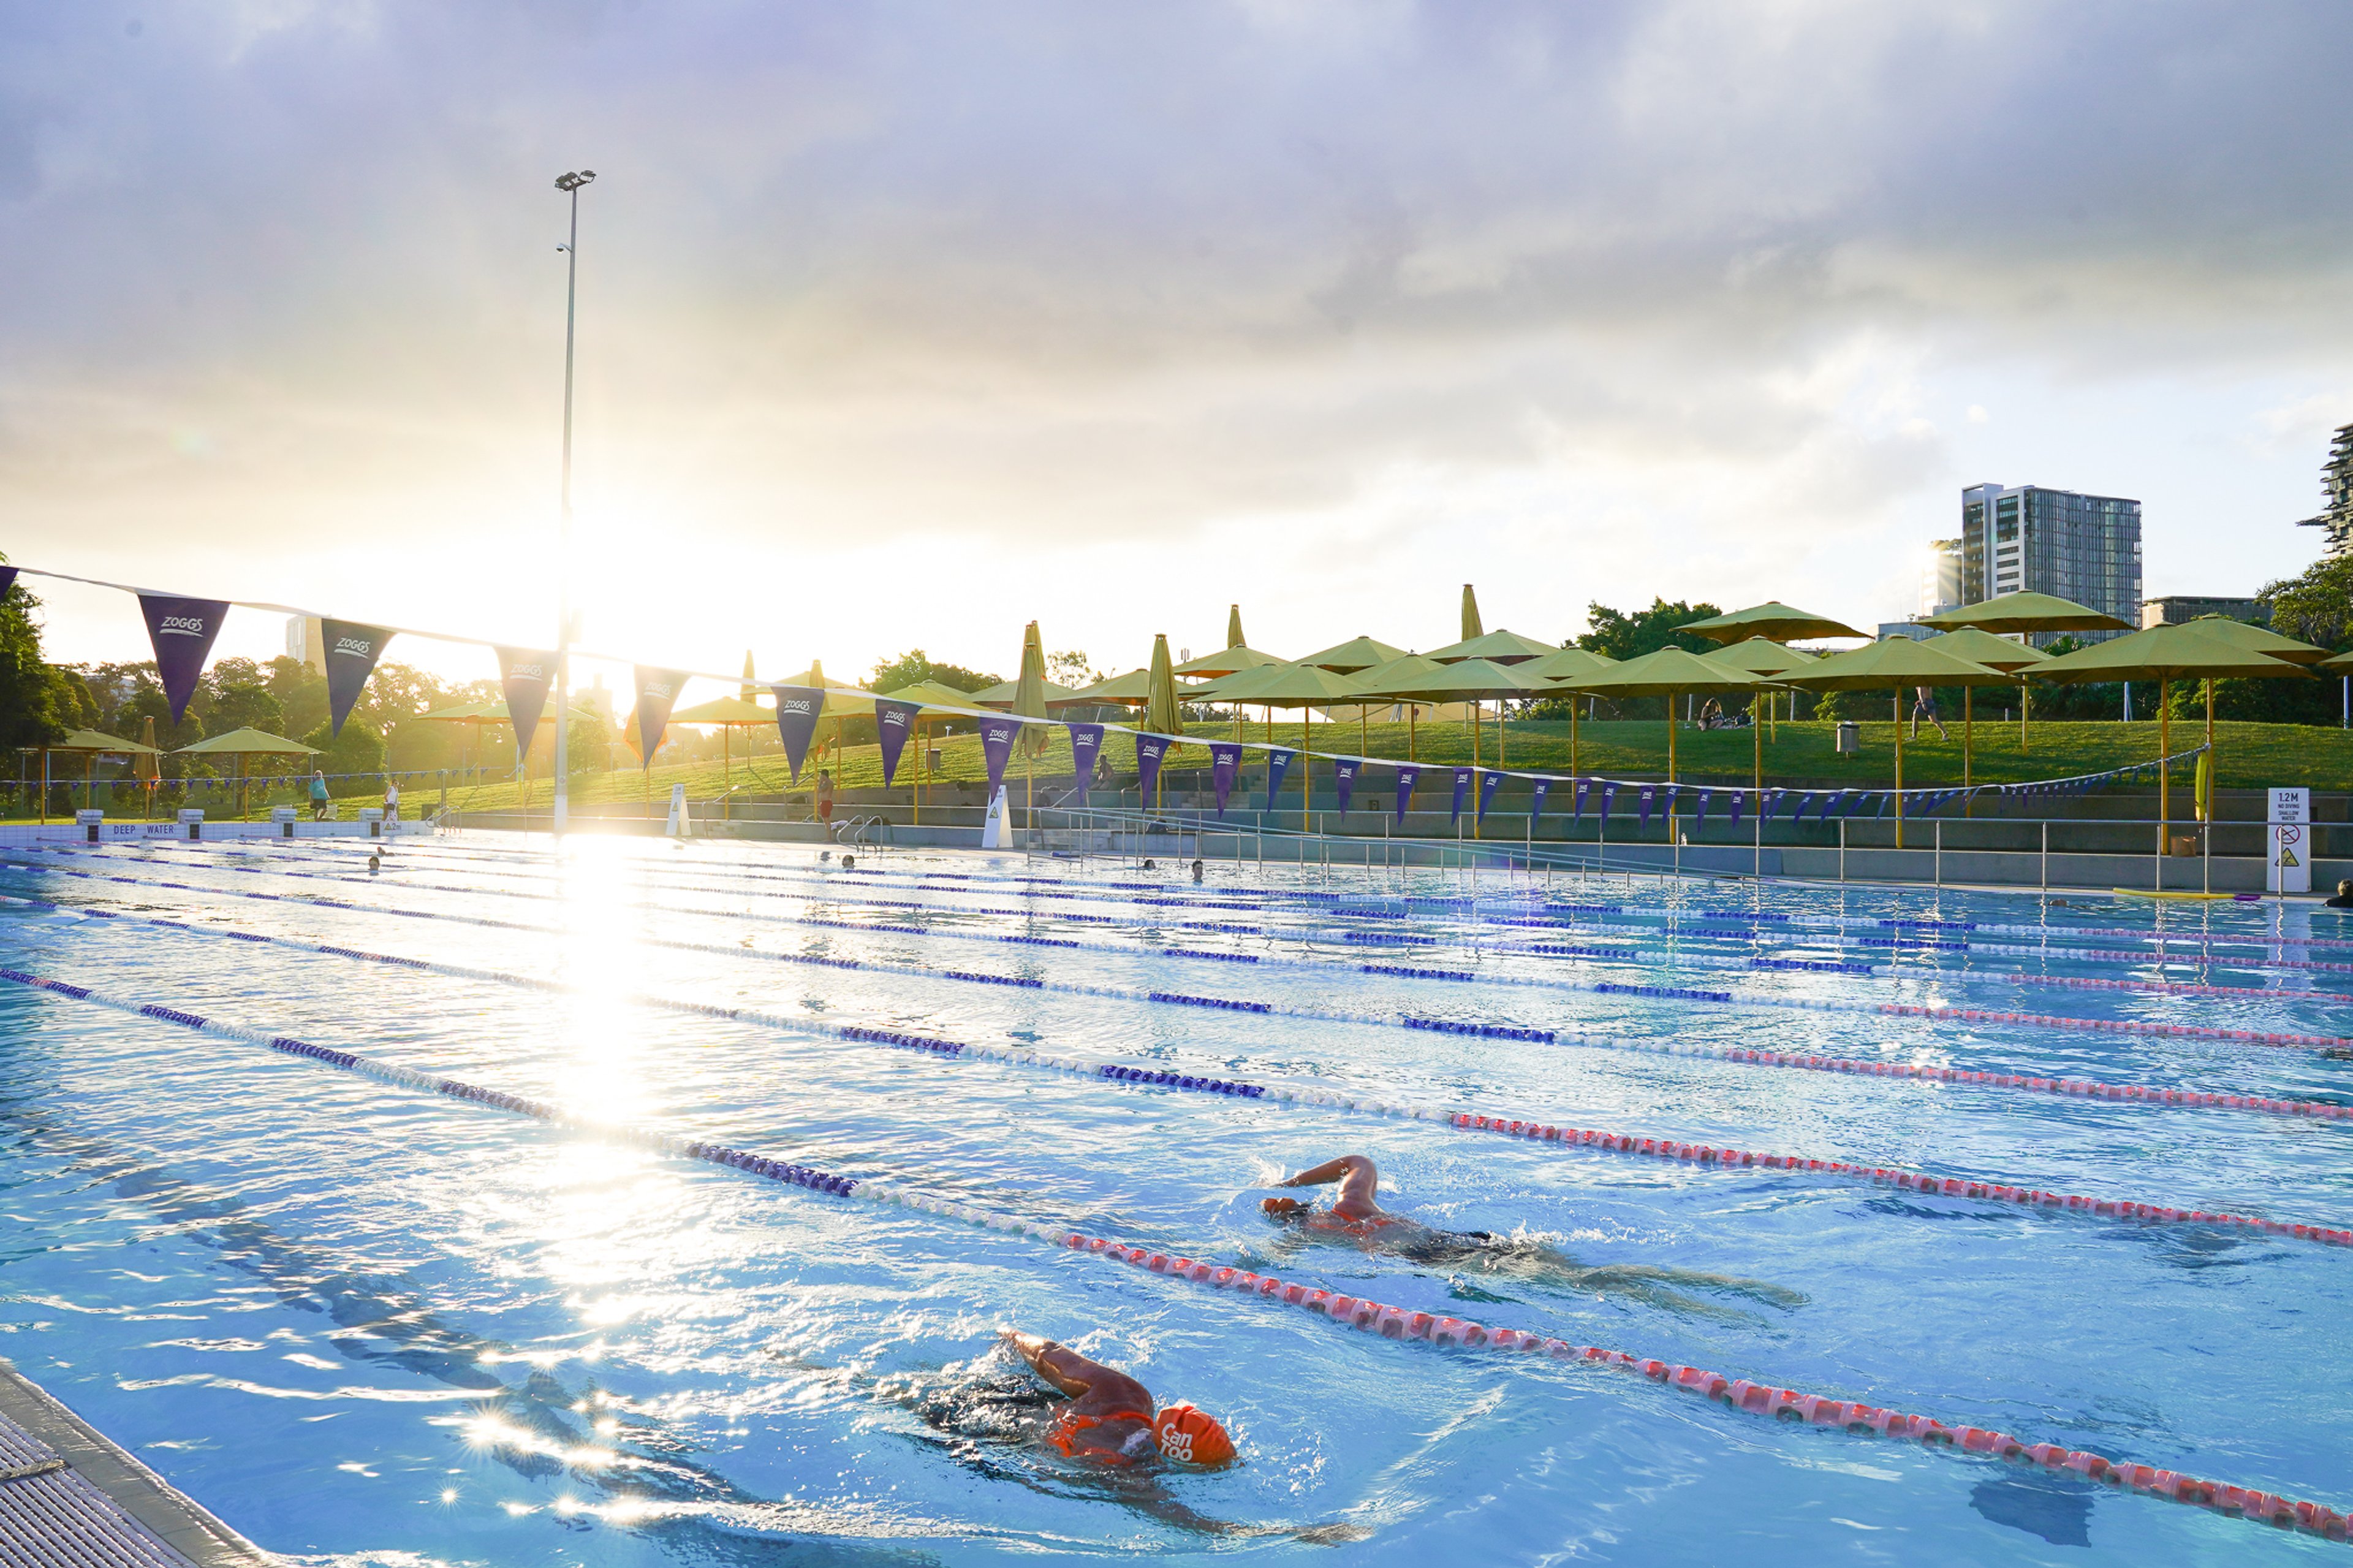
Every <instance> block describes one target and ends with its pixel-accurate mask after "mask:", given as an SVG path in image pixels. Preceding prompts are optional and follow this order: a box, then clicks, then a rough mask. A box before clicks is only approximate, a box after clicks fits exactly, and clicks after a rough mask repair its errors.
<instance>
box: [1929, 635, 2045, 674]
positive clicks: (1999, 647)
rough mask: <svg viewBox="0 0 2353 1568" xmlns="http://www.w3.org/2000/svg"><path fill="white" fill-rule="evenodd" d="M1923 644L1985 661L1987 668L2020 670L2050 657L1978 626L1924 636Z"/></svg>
mask: <svg viewBox="0 0 2353 1568" xmlns="http://www.w3.org/2000/svg"><path fill="white" fill-rule="evenodd" d="M1920 646H1921V647H1932V648H1935V649H1936V651H1937V652H1938V653H1948V654H1951V655H1952V656H1953V657H1954V658H1965V659H1968V661H1969V662H1970V663H1971V664H1981V665H1984V666H1985V667H1986V668H1988V669H2000V670H2011V671H2015V670H2021V669H2024V668H2026V667H2027V666H2029V665H2033V664H2041V663H2042V662H2043V661H2044V660H2045V659H2047V658H2050V657H2051V656H2050V655H2049V654H2047V653H2044V652H2043V651H2042V649H2041V648H2039V647H2033V646H2031V645H2030V644H2027V643H2022V642H2012V641H2010V639H2009V638H2008V637H1996V636H1995V635H1994V634H1993V633H1991V632H1989V631H1986V630H1983V629H1982V628H1980V627H1978V626H1963V627H1961V628H1960V629H1959V630H1958V631H1951V632H1946V633H1944V634H1943V635H1941V636H1938V637H1924V638H1922V639H1921V642H1920Z"/></svg>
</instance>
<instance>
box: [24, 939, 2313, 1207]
mask: <svg viewBox="0 0 2353 1568" xmlns="http://www.w3.org/2000/svg"><path fill="white" fill-rule="evenodd" d="M112 918H114V919H117V920H121V921H129V922H132V923H134V924H137V925H141V926H144V927H147V928H150V929H155V930H163V931H173V932H177V933H181V934H186V935H194V936H206V937H213V938H217V939H220V940H224V941H237V942H252V943H257V944H262V945H267V946H270V947H279V948H285V949H289V950H290V951H293V952H304V953H317V954H322V955H325V956H328V957H333V958H342V959H348V960H353V961H356V962H359V963H381V964H389V965H394V966H396V967H398V968H401V969H406V970H413V971H422V972H426V973H435V974H446V975H449V976H452V977H455V978H459V979H464V980H477V981H486V982H489V983H491V984H499V985H509V986H516V987H520V988H523V989H527V990H533V991H539V992H543V993H553V994H596V991H595V988H593V987H588V986H583V985H578V984H572V983H569V982H565V981H559V980H552V979H546V978H543V977H538V976H531V975H521V974H512V973H507V972H505V971H502V970H495V969H482V968H477V967H475V966H473V965H471V964H460V963H439V962H436V961H433V960H430V959H422V958H412V957H408V956H406V955H402V954H395V953H383V952H371V951H369V950H367V949H364V948H355V947H345V946H343V945H341V944H338V943H332V942H305V941H302V940H301V939H299V938H294V937H279V936H269V935H267V934H264V933H261V932H257V931H228V930H223V929H208V928H206V927H203V926H196V925H190V924H187V923H185V922H184V921H170V920H163V919H159V918H157V917H154V916H152V915H116V916H114V917H112ZM0 976H6V977H12V978H13V976H8V972H6V971H0ZM611 999H612V1000H615V1001H619V1002H624V1003H627V1004H628V1005H633V1006H639V1007H645V1008H649V1009H652V1010H656V1011H661V1012H669V1013H682V1014H688V1015H691V1016H697V1017H705V1018H718V1019H723V1020H725V1021H727V1022H730V1023H741V1024H752V1025H755V1026H760V1027H764V1028H769V1029H775V1030H777V1031H780V1032H783V1033H787V1034H798V1035H805V1036H806V1035H816V1036H819V1037H828V1038H832V1039H838V1040H842V1041H847V1042H850V1043H855V1044H860V1045H874V1046H888V1047H893V1048H896V1049H899V1050H907V1051H914V1052H918V1053H923V1054H927V1055H931V1056H934V1057H965V1058H973V1059H976V1060H981V1061H991V1062H997V1063H1002V1064H1005V1065H1008V1066H1015V1067H1023V1068H1042V1069H1044V1070H1048V1071H1051V1072H1057V1073H1062V1074H1066V1075H1073V1076H1076V1077H1079V1078H1082V1079H1095V1080H1100V1081H1103V1082H1109V1083H1122V1084H1135V1085H1140V1086H1144V1087H1157V1088H1167V1089H1184V1090H1187V1091H1189V1092H1193V1093H1201V1094H1213V1095H1224V1096H1228V1097H1230V1098H1235V1099H1241V1100H1269V1101H1271V1102H1273V1103H1276V1104H1284V1105H1297V1106H1305V1107H1310V1108H1314V1109H1317V1110H1345V1111H1352V1112H1357V1113H1361V1114H1366V1115H1371V1116H1377V1117H1381V1118H1385V1119H1400V1118H1401V1119H1404V1120H1408V1121H1430V1122H1439V1123H1442V1124H1444V1125H1446V1126H1449V1127H1453V1128H1456V1129H1459V1130H1462V1131H1481V1132H1493V1133H1499V1134H1502V1135H1504V1136H1506V1137H1513V1138H1525V1139H1531V1140H1535V1141H1538V1142H1549V1143H1556V1144H1558V1145H1560V1146H1561V1147H1563V1148H1586V1149H1600V1150H1604V1151H1608V1152H1615V1153H1629V1154H1641V1155H1647V1156H1649V1157H1651V1158H1653V1159H1661V1160H1670V1161H1676V1162H1680V1163H1684V1164H1691V1165H1714V1166H1717V1167H1719V1168H1721V1169H1725V1170H1735V1169H1757V1170H1768V1171H1796V1172H1803V1173H1809V1174H1822V1175H1831V1176H1838V1177H1841V1178H1844V1179H1847V1180H1851V1181H1860V1182H1862V1183H1864V1184H1867V1185H1873V1186H1886V1187H1897V1188H1902V1189H1905V1190H1906V1191H1913V1192H1921V1193H1928V1194H1938V1195H1942V1196H1947V1197H1959V1198H1973V1199H1982V1200H1988V1201H1991V1202H1996V1203H2004V1204H2011V1205H2021V1206H2024V1207H2029V1208H2035V1209H2049V1210H2052V1211H2054V1212H2065V1213H2072V1214H2079V1215H2094V1216H2096V1217H2099V1218H2105V1219H2122V1220H2140V1221H2148V1222H2155V1223H2160V1224H2168V1225H2197V1226H2217V1227H2221V1228H2223V1229H2233V1230H2243V1231H2252V1232H2254V1233H2257V1234H2261V1235H2265V1236H2276V1237H2292V1238H2294V1239H2296V1240H2299V1241H2315V1242H2320V1243H2323V1244H2325V1245H2328V1246H2332V1247H2353V1230H2347V1229H2341V1228H2337V1227H2334V1226H2315V1225H2308V1224H2301V1223H2297V1222H2294V1221H2284V1220H2273V1219H2265V1218H2263V1217H2260V1216H2256V1215H2239V1214H2230V1213H2221V1212H2215V1211H2211V1210H2206V1209H2193V1208H2187V1207H2182V1206H2180V1205H2166V1204H2150V1203H2141V1202H2137V1201H2134V1200H2131V1199H2119V1198H2094V1197H2087V1196H2085V1195H2084V1194H2072V1193H2052V1192H2044V1191H2042V1189H2040V1188H2033V1187H2025V1186H2020V1185H2016V1184H2010V1183H2002V1182H1993V1181H1988V1180H1984V1179H1981V1178H1970V1177H1961V1176H1936V1175H1930V1174H1926V1173H1918V1172H1912V1171H1904V1170H1897V1169H1894V1168H1892V1167H1887V1166H1876V1165H1866V1164H1863V1163H1859V1162H1855V1161H1849V1160H1821V1159H1814V1158H1810V1157H1807V1156H1803V1155H1796V1154H1773V1153H1760V1152H1757V1151H1755V1150H1748V1149H1738V1148H1731V1147H1722V1148H1719V1147H1716V1146H1714V1145H1711V1144H1705V1143H1693V1142H1686V1141H1682V1140H1678V1139H1673V1138H1657V1137H1651V1138H1645V1137H1641V1136H1639V1135H1636V1134H1630V1133H1622V1132H1607V1131H1596V1130H1594V1129H1591V1128H1578V1127H1566V1126H1561V1125H1558V1124H1556V1123H1549V1122H1546V1121H1543V1120H1542V1119H1541V1118H1539V1117H1536V1116H1534V1115H1532V1114H1531V1115H1523V1116H1519V1117H1508V1118H1507V1117H1505V1116H1504V1115H1501V1114H1484V1113H1479V1112H1473V1111H1450V1110H1440V1109H1438V1108H1435V1107H1430V1106H1419V1105H1409V1104H1400V1103H1395V1102H1391V1101H1388V1100H1375V1099H1372V1098H1369V1097H1356V1096H1349V1095H1342V1094H1335V1093H1333V1092H1331V1091H1328V1090H1323V1089H1293V1088H1290V1087H1287V1086H1284V1085H1281V1084H1259V1083H1250V1082H1237V1081H1234V1080H1231V1079H1219V1078H1204V1077H1200V1076H1198V1075H1195V1074H1189V1073H1171V1072H1166V1071H1159V1070H1156V1069H1150V1068H1134V1067H1129V1066H1126V1065H1124V1064H1123V1063H1118V1062H1107V1061H1088V1060H1084V1059H1082V1058H1075V1057H1067V1056H1056V1055H1054V1054H1052V1053H1050V1052H1043V1051H1038V1050H1033V1049H1028V1048H1014V1047H1002V1046H983V1045H978V1044H975V1043H973V1042H969V1041H963V1040H952V1039H943V1038H940V1037H935V1036H928V1035H918V1034H913V1033H911V1032H908V1031H904V1030H895V1029H880V1028H874V1027H871V1026H864V1025H833V1024H826V1023H821V1022H817V1021H814V1020H805V1019H801V1018H797V1017H794V1016H788V1015H785V1014H779V1013H772V1012H768V1011H766V1010H765V1009H761V1008H755V1007H731V1006H726V1005H721V1004H716V1003H707V1002H691V1001H686V1000H683V999H681V998H677V997H670V996H662V995H659V994H651V993H646V992H628V993H621V994H614V995H613V996H612V997H611Z"/></svg>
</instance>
